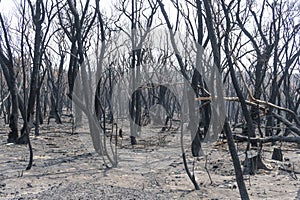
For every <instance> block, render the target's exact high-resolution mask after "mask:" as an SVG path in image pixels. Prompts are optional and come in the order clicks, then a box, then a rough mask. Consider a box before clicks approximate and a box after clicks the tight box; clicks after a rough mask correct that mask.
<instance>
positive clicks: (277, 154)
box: [272, 148, 283, 161]
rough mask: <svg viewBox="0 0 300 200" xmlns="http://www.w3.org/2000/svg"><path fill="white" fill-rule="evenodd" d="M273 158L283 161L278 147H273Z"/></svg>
mask: <svg viewBox="0 0 300 200" xmlns="http://www.w3.org/2000/svg"><path fill="white" fill-rule="evenodd" d="M272 159H273V160H278V161H283V155H282V151H281V149H280V148H274V149H273V154H272Z"/></svg>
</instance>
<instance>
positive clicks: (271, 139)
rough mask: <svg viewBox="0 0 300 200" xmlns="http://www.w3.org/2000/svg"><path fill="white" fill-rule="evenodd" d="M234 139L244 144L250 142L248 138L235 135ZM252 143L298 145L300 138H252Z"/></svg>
mask: <svg viewBox="0 0 300 200" xmlns="http://www.w3.org/2000/svg"><path fill="white" fill-rule="evenodd" d="M233 138H234V139H235V140H238V141H241V142H244V141H248V140H249V138H248V137H247V136H243V135H238V134H234V135H233ZM250 141H251V142H260V143H269V142H290V143H296V144H300V137H296V136H295V137H285V136H272V137H266V138H257V137H256V138H250Z"/></svg>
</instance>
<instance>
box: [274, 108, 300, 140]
mask: <svg viewBox="0 0 300 200" xmlns="http://www.w3.org/2000/svg"><path fill="white" fill-rule="evenodd" d="M272 115H273V116H274V117H275V118H276V119H278V120H279V121H281V122H282V123H284V124H285V125H286V126H287V127H288V128H289V129H290V130H291V131H293V132H294V133H296V134H297V135H299V136H300V128H298V127H297V126H295V125H294V124H293V123H291V122H290V121H289V120H287V119H285V118H283V117H282V116H281V115H278V114H277V113H275V112H272Z"/></svg>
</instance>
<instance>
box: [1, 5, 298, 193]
mask: <svg viewBox="0 0 300 200" xmlns="http://www.w3.org/2000/svg"><path fill="white" fill-rule="evenodd" d="M104 4H105V3H104V2H101V1H99V0H95V1H90V0H87V1H85V2H81V1H75V0H68V1H66V2H64V1H58V0H57V1H49V0H47V1H42V0H36V1H31V0H23V1H20V3H19V5H18V6H17V7H16V8H15V10H14V12H15V13H16V17H15V18H16V20H15V21H16V22H14V23H16V24H14V23H9V20H8V19H9V16H5V15H4V14H3V13H0V117H1V118H0V123H1V124H2V123H3V124H4V123H6V124H9V129H10V131H9V133H8V139H7V141H8V142H12V143H17V144H29V147H30V135H31V133H34V135H39V134H40V130H39V127H40V125H41V124H42V123H43V122H44V120H45V119H47V121H48V123H49V122H50V119H51V118H54V119H55V121H56V123H62V122H63V121H62V119H61V116H62V115H63V114H64V113H66V112H68V113H70V112H69V111H72V114H71V117H75V125H76V126H80V125H81V124H82V117H83V113H84V114H85V115H86V116H87V118H88V121H89V127H90V132H91V138H92V140H93V145H94V147H95V150H96V151H97V152H98V153H99V155H101V156H103V158H105V159H104V160H106V161H107V160H108V161H109V162H108V163H107V165H112V166H116V165H117V156H116V155H117V150H116V149H114V148H110V150H108V149H107V146H106V142H105V141H104V140H105V137H102V135H101V134H99V132H101V130H102V129H101V127H102V128H103V126H102V125H101V126H100V125H99V121H98V119H97V117H96V114H97V113H96V112H95V108H94V107H92V106H91V105H95V97H94V94H95V91H96V88H97V85H98V84H99V81H100V79H101V77H103V74H105V73H106V72H107V69H108V68H110V69H112V70H115V71H118V73H120V75H121V76H122V77H124V78H123V81H124V82H123V83H122V84H123V85H125V86H128V87H130V88H133V91H134V89H137V88H139V87H141V86H142V85H143V83H144V82H147V80H149V79H151V78H153V77H154V76H157V78H158V80H167V78H169V79H170V80H171V79H172V78H173V79H172V80H176V81H177V79H176V78H174V77H175V76H176V75H174V74H175V73H177V75H178V74H180V76H181V77H183V78H184V79H185V81H186V83H185V84H186V85H188V86H189V87H191V88H192V90H191V91H192V93H193V94H195V98H189V99H187V100H188V103H187V104H184V105H182V107H181V108H182V109H185V110H190V112H188V118H190V119H194V118H195V117H196V116H195V112H192V110H191V108H193V107H195V106H199V108H201V109H200V110H201V111H200V112H201V116H202V118H201V119H202V120H201V130H200V129H199V130H195V131H194V132H195V135H193V136H192V141H191V146H193V148H192V153H193V155H194V156H196V157H197V156H199V155H200V154H199V152H200V149H201V148H200V147H201V142H203V138H204V137H205V136H206V135H207V134H208V133H209V127H210V125H211V117H212V115H213V114H217V113H218V112H217V111H218V110H220V109H223V108H222V106H220V107H217V109H214V107H213V105H214V104H213V101H214V99H215V98H216V96H218V98H221V97H222V99H223V100H224V101H225V103H224V105H225V108H224V113H226V117H225V118H226V119H225V120H224V122H223V124H222V127H223V125H224V132H225V135H226V137H227V141H228V145H229V150H230V153H231V156H232V158H233V160H234V163H233V164H234V166H235V170H236V176H237V180H239V181H240V182H238V185H239V188H240V193H241V197H242V198H243V199H248V196H247V192H246V191H245V187H244V184H243V181H242V180H243V178H242V176H243V174H242V171H241V166H240V162H239V158H238V156H237V153H236V149H235V145H234V141H233V138H235V139H236V140H240V141H246V142H247V148H246V149H245V153H246V155H248V154H249V152H251V151H255V152H256V153H257V155H258V156H257V159H256V160H253V159H251V157H248V156H246V160H245V162H244V163H248V166H247V167H248V169H247V170H245V171H244V172H247V173H250V174H254V173H255V172H256V170H257V167H262V168H265V169H267V168H266V167H265V166H264V164H263V162H262V158H261V152H262V151H263V144H264V143H266V142H272V143H273V144H276V142H282V141H286V142H294V143H298V144H299V137H300V118H299V116H300V114H299V113H300V75H299V74H300V67H299V65H300V59H299V57H300V48H299V47H300V41H299V32H300V24H299V14H300V13H299V12H300V11H299V9H297V8H299V2H297V1H289V2H282V1H280V2H279V1H267V0H264V1H262V2H256V1H246V2H244V1H240V0H239V1H229V2H227V1H224V0H218V1H201V0H194V1H184V2H180V1H177V0H171V1H168V2H167V1H165V0H158V1H156V0H147V1H136V0H116V1H113V2H112V6H111V9H112V10H113V11H114V12H112V13H105V12H103V11H104V10H105V9H107V7H106V6H107V5H104ZM0 5H1V2H0ZM166 8H168V9H166ZM169 10H171V13H169ZM162 30H163V31H162ZM157 32H159V33H160V34H157V35H155V33H157ZM207 66H215V70H216V71H215V72H214V73H217V74H219V75H220V77H221V78H220V79H218V81H220V84H219V85H223V86H224V89H223V90H222V91H223V92H224V93H222V94H221V93H214V92H215V90H216V91H218V90H219V89H220V87H221V86H220V87H219V86H218V84H217V85H216V86H215V88H210V87H209V85H210V83H209V81H210V80H209V79H207V77H206V73H207V72H206V71H205V69H207ZM167 71H168V73H169V77H164V76H163V73H164V72H167ZM79 80H80V81H79ZM214 81H217V80H214ZM162 82H163V81H162ZM118 84H120V83H114V84H112V85H109V84H108V86H107V87H108V90H107V91H105V92H103V93H101V94H104V95H112V93H110V92H109V91H110V90H112V86H113V85H114V87H115V88H119V89H120V85H118ZM186 85H185V86H186ZM109 87H111V88H109ZM115 88H114V89H115ZM182 88H184V87H182ZM78 91H80V92H78ZM122 92H124V91H122ZM124 94H126V92H125V93H124ZM214 94H216V95H214ZM126 95H128V96H130V95H132V94H126ZM134 95H136V96H135V98H134V99H135V102H134V103H135V105H132V107H134V108H135V112H137V113H141V112H142V110H143V108H142V107H141V105H140V102H142V99H140V98H142V96H140V95H138V93H134ZM223 97H224V98H223ZM97 98H99V99H106V100H107V99H108V100H109V98H110V97H107V96H105V97H102V96H101V97H97ZM70 100H73V102H75V104H71V103H70V102H71V101H70ZM108 104H109V102H108ZM145 104H146V103H145ZM74 105H76V106H74ZM123 109H124V108H123ZM120 110H121V106H120ZM119 113H122V111H120V112H119ZM98 114H99V113H98ZM98 117H99V116H98ZM114 120H115V119H114V118H113V117H111V118H110V122H111V123H112V124H114V123H115V121H114ZM141 120H142V119H141V117H136V118H134V121H132V120H131V124H130V131H131V133H130V134H131V136H133V137H136V136H138V135H139V132H141V131H140V127H138V126H136V125H135V124H138V123H139V122H140V121H141ZM198 126H200V122H199V123H198V122H197V121H196V122H195V121H192V120H191V121H190V122H189V125H188V127H190V128H191V127H198ZM232 126H233V128H234V132H232V130H233V129H232ZM239 128H242V130H241V129H239ZM33 130H34V132H33ZM217 134H218V133H217ZM233 134H234V135H233ZM134 143H136V141H132V144H134ZM110 145H112V144H110ZM30 149H31V148H30ZM185 156H186V155H185V154H183V157H185ZM31 158H32V152H31ZM106 161H105V162H106ZM31 162H32V159H31ZM255 162H256V163H255ZM257 163H261V165H257ZM251 166H255V167H251ZM30 167H31V164H30V163H29V165H28V169H29V168H30ZM247 167H245V168H244V169H246V168H247ZM186 169H187V173H188V174H189V176H190V178H191V180H192V181H193V183H194V186H195V188H196V189H199V186H198V185H197V183H196V180H195V177H194V176H193V175H192V174H191V173H190V172H189V169H188V168H186Z"/></svg>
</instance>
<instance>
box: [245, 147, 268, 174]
mask: <svg viewBox="0 0 300 200" xmlns="http://www.w3.org/2000/svg"><path fill="white" fill-rule="evenodd" d="M258 169H264V170H271V169H270V168H268V167H267V166H266V165H265V164H264V162H263V160H262V157H261V154H260V152H259V151H258V150H257V149H250V150H248V151H247V153H246V158H245V161H244V170H243V174H249V175H254V174H256V171H257V170H258Z"/></svg>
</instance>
